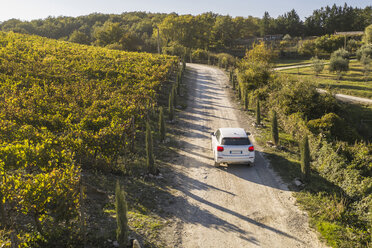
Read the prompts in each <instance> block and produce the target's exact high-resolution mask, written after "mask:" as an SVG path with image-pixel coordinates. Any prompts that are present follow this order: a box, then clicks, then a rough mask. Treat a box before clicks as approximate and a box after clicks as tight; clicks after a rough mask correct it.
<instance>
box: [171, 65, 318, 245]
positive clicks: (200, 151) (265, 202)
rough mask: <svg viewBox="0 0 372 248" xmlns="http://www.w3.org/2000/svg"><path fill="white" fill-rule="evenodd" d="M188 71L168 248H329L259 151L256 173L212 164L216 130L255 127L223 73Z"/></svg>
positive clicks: (253, 169) (252, 169) (200, 68)
mask: <svg viewBox="0 0 372 248" xmlns="http://www.w3.org/2000/svg"><path fill="white" fill-rule="evenodd" d="M187 68H188V69H187V73H186V81H187V84H188V94H189V99H188V107H187V109H186V110H185V111H183V112H181V114H180V116H179V117H178V123H179V125H178V126H180V130H179V132H180V136H181V139H180V146H181V148H180V149H179V150H177V151H176V154H175V157H176V158H175V159H174V161H173V162H172V163H173V166H174V170H175V173H174V179H173V180H174V181H175V182H177V185H178V186H177V193H176V195H177V197H176V202H175V203H174V204H173V205H172V209H173V210H172V211H173V213H174V216H176V217H175V220H174V222H175V223H177V224H176V225H177V230H176V231H175V233H176V234H175V235H174V237H173V241H172V242H173V243H172V244H171V245H170V247H182V248H191V247H192V248H196V247H203V248H204V247H206V248H207V247H213V248H215V247H216V248H219V247H223V248H227V247H234V248H235V247H239V248H240V247H270V248H272V247H286V248H290V247H325V246H324V245H323V244H322V243H321V242H320V241H319V240H318V238H317V234H316V233H315V232H314V231H313V230H312V229H310V228H309V226H308V218H307V216H306V214H305V213H303V212H302V211H300V210H299V209H298V208H297V206H295V200H294V198H293V197H292V193H291V192H290V191H289V190H288V189H287V187H286V186H285V185H284V184H283V183H281V182H280V179H279V178H278V177H277V176H276V175H275V173H273V171H272V170H271V169H270V168H269V165H268V163H267V161H266V160H265V159H264V157H263V155H262V153H261V152H260V148H259V147H257V146H256V165H255V166H253V167H249V166H246V165H229V166H227V167H226V166H223V167H220V168H216V167H214V166H213V160H212V159H211V158H212V151H211V149H210V146H211V144H210V132H211V131H215V130H216V129H217V128H219V127H244V128H245V129H246V130H249V128H250V127H251V124H250V123H249V122H247V121H246V120H245V119H244V118H243V117H242V115H241V112H240V110H239V109H237V108H235V107H234V104H232V103H231V102H230V98H229V95H228V91H229V89H228V88H226V87H225V86H226V84H227V83H228V78H227V77H226V75H225V74H224V72H223V71H221V70H219V69H217V68H214V67H209V66H205V65H197V64H187ZM251 131H253V130H251ZM252 139H253V141H254V137H252Z"/></svg>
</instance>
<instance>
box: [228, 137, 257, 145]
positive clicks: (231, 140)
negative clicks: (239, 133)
mask: <svg viewBox="0 0 372 248" xmlns="http://www.w3.org/2000/svg"><path fill="white" fill-rule="evenodd" d="M250 144H251V142H250V140H249V139H248V138H223V139H222V142H221V145H232V146H246V145H250Z"/></svg>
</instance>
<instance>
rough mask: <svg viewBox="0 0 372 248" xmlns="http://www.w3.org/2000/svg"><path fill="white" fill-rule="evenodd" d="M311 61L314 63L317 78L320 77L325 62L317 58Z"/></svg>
mask: <svg viewBox="0 0 372 248" xmlns="http://www.w3.org/2000/svg"><path fill="white" fill-rule="evenodd" d="M311 61H312V63H313V71H314V73H315V75H316V76H318V75H319V74H320V73H321V72H322V71H323V69H324V61H323V60H320V59H318V57H317V56H315V57H313V58H311Z"/></svg>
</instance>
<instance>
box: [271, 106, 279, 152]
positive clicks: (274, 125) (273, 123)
mask: <svg viewBox="0 0 372 248" xmlns="http://www.w3.org/2000/svg"><path fill="white" fill-rule="evenodd" d="M271 137H272V139H273V142H274V144H275V145H276V146H277V145H279V132H278V119H277V116H276V111H275V110H273V116H272V120H271Z"/></svg>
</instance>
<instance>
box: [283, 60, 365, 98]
mask: <svg viewBox="0 0 372 248" xmlns="http://www.w3.org/2000/svg"><path fill="white" fill-rule="evenodd" d="M349 67H350V70H349V71H348V72H347V73H344V74H343V76H342V78H341V79H340V80H337V76H336V74H334V73H330V72H329V70H328V65H326V66H325V67H324V70H323V72H322V73H321V74H320V75H319V76H318V77H316V76H315V75H314V72H313V70H312V67H303V68H295V69H285V70H281V71H280V72H279V73H284V74H289V75H293V76H295V77H298V78H301V79H304V80H309V81H312V82H315V83H316V84H317V85H318V87H319V88H325V89H328V88H329V89H331V90H332V91H334V92H335V93H343V94H347V95H353V96H359V97H365V98H369V99H372V73H371V74H370V75H369V78H368V80H367V81H366V80H365V78H364V75H363V70H362V69H363V68H362V65H361V64H360V63H359V62H358V61H350V65H349Z"/></svg>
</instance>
